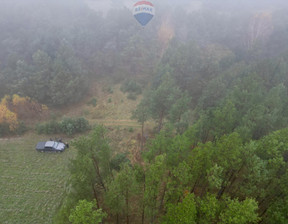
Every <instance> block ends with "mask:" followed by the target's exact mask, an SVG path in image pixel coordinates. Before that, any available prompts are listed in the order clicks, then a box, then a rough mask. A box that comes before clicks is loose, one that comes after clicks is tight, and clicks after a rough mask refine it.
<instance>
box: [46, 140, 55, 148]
mask: <svg viewBox="0 0 288 224" xmlns="http://www.w3.org/2000/svg"><path fill="white" fill-rule="evenodd" d="M54 144H55V142H54V141H48V142H46V143H45V147H49V148H51V147H53V146H54Z"/></svg>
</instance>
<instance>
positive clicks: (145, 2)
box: [134, 1, 153, 6]
mask: <svg viewBox="0 0 288 224" xmlns="http://www.w3.org/2000/svg"><path fill="white" fill-rule="evenodd" d="M138 5H150V6H153V4H152V3H151V2H147V1H141V2H137V3H136V4H135V5H134V6H138Z"/></svg>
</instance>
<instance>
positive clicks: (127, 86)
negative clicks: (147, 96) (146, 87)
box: [120, 80, 142, 95]
mask: <svg viewBox="0 0 288 224" xmlns="http://www.w3.org/2000/svg"><path fill="white" fill-rule="evenodd" d="M120 90H121V91H122V92H123V93H127V92H128V93H134V94H135V95H139V94H141V93H142V88H141V86H140V85H139V84H138V83H137V82H135V81H134V80H130V81H129V80H127V81H125V82H124V83H123V85H122V86H121V88H120Z"/></svg>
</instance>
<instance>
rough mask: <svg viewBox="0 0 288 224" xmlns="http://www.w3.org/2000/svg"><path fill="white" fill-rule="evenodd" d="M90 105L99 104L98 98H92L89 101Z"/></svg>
mask: <svg viewBox="0 0 288 224" xmlns="http://www.w3.org/2000/svg"><path fill="white" fill-rule="evenodd" d="M87 104H88V105H92V106H93V107H96V105H97V99H96V98H95V97H93V98H92V99H91V100H89V101H88V103H87Z"/></svg>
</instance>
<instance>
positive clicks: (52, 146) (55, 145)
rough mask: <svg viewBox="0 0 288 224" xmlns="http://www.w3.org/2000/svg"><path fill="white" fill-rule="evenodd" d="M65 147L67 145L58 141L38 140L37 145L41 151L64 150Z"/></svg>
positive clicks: (37, 148)
mask: <svg viewBox="0 0 288 224" xmlns="http://www.w3.org/2000/svg"><path fill="white" fill-rule="evenodd" d="M65 148H66V145H65V144H64V143H63V142H58V141H47V142H38V143H37V145H36V150H37V151H39V152H63V151H64V150H65Z"/></svg>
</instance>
